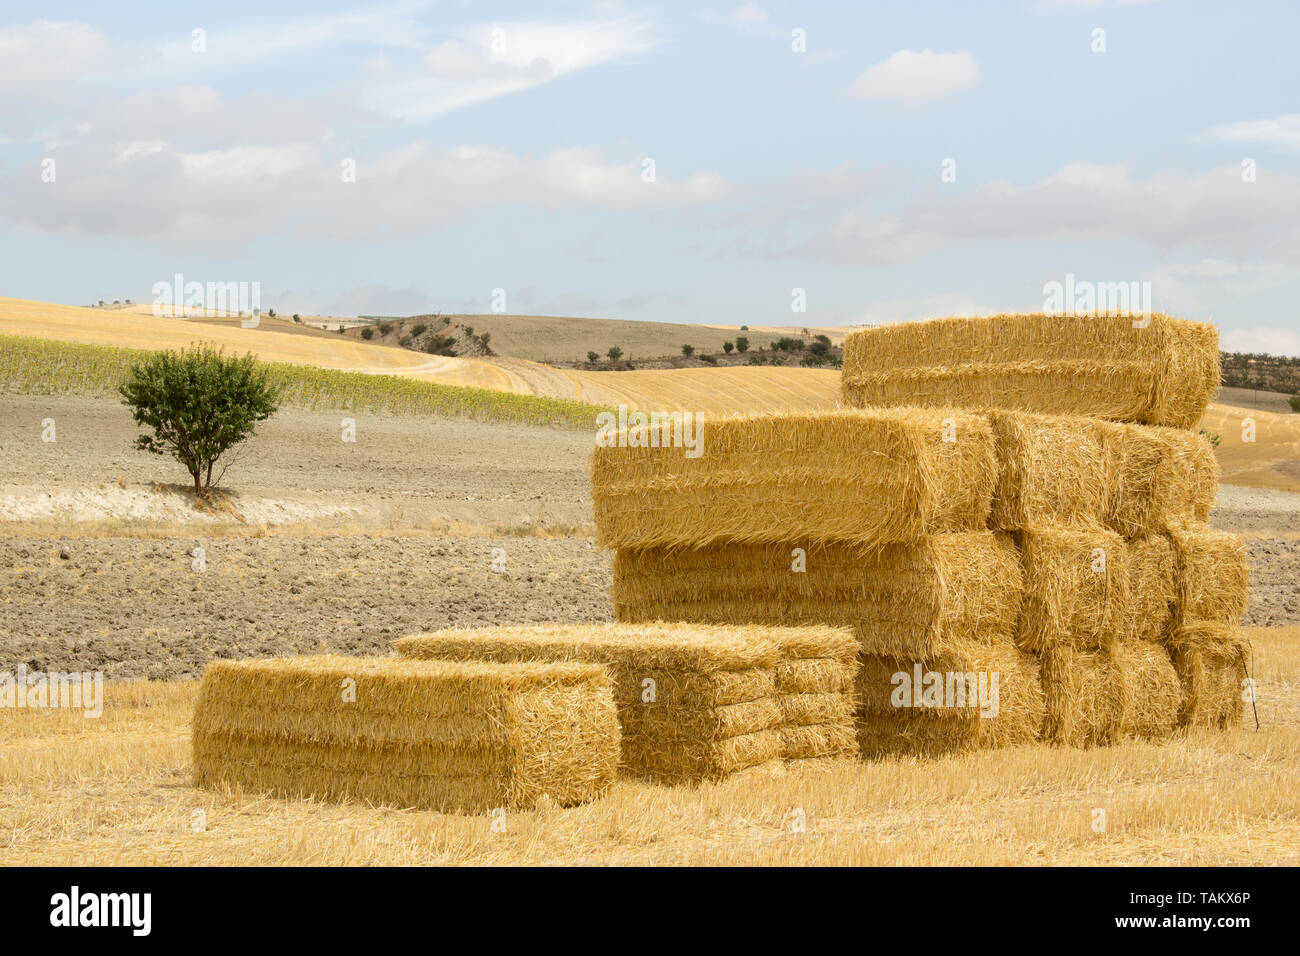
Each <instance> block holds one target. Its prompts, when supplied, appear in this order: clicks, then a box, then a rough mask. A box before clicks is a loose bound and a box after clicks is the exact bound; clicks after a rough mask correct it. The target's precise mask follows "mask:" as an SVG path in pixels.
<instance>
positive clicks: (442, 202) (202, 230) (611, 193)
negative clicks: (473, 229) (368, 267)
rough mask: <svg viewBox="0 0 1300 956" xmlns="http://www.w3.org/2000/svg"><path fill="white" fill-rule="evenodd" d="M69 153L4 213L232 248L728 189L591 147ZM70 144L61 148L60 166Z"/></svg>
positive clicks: (0, 195)
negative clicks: (350, 167)
mask: <svg viewBox="0 0 1300 956" xmlns="http://www.w3.org/2000/svg"><path fill="white" fill-rule="evenodd" d="M69 150H70V151H71V152H70V157H69V160H70V162H69V165H71V166H72V168H75V169H76V171H77V172H76V175H75V176H74V175H62V174H61V175H60V177H59V179H58V181H57V183H55V184H51V185H50V186H49V187H47V188H44V189H30V188H18V187H19V186H20V184H22V183H24V182H26V181H28V180H30V178H31V177H32V176H34V175H35V173H33V171H32V170H31V169H26V168H24V169H20V170H17V171H15V172H14V173H13V174H11V176H10V177H8V179H6V180H0V219H5V220H9V221H10V222H14V223H17V224H22V225H26V226H29V227H32V228H36V229H40V230H42V231H46V232H59V233H74V234H88V235H110V236H117V237H122V238H139V239H147V240H153V241H161V242H169V243H174V244H178V245H185V246H188V247H192V248H208V247H214V248H215V247H222V248H224V247H226V246H228V245H230V244H235V245H238V244H242V243H244V242H247V241H248V240H249V239H251V238H252V237H254V236H259V235H287V236H297V237H302V236H310V237H313V238H345V239H359V238H372V237H375V236H379V235H383V236H385V237H394V238H400V237H404V236H411V235H418V234H427V233H430V232H433V231H436V230H437V229H440V228H442V227H444V226H446V225H448V224H449V223H452V222H454V221H456V220H458V219H460V218H461V217H463V216H465V215H467V214H469V213H471V212H472V211H474V210H476V209H481V208H491V207H508V206H537V207H543V208H547V209H557V208H567V207H579V208H594V209H614V210H637V209H653V208H682V207H690V206H695V205H698V204H701V203H707V202H711V201H714V200H717V199H720V198H724V197H725V196H727V195H728V186H727V184H726V183H725V182H723V180H722V178H721V177H720V176H719V175H717V174H716V173H697V174H693V175H690V176H686V177H684V178H672V177H671V176H668V175H665V173H664V172H663V171H660V174H659V177H658V181H657V182H654V183H646V182H643V181H642V179H641V167H640V164H639V162H638V161H636V160H630V161H624V162H616V161H612V160H610V159H608V158H606V157H605V156H604V155H603V154H601V153H600V152H598V151H596V150H590V149H561V150H555V151H553V152H551V153H548V154H545V155H542V156H526V155H516V154H513V153H509V152H507V151H505V150H500V149H494V148H488V147H477V146H461V147H454V148H449V147H436V146H433V145H431V144H428V143H414V144H411V145H408V146H405V147H402V148H400V149H395V150H392V151H390V152H387V153H383V154H380V155H378V156H374V157H370V158H367V157H364V156H362V157H358V158H357V173H356V182H354V183H346V182H343V181H342V177H341V175H340V165H339V164H340V160H341V159H342V157H341V156H338V155H332V154H331V153H332V152H333V151H332V150H324V151H323V149H322V145H321V144H320V143H318V142H302V143H282V144H277V145H247V144H244V145H232V146H227V147H223V148H218V149H206V150H201V151H186V150H184V149H182V148H181V147H179V146H177V145H175V144H172V143H167V142H163V141H158V140H140V141H135V142H111V143H105V142H98V141H85V142H81V143H78V144H75V145H74V146H72V147H69ZM63 153H64V151H56V152H55V153H54V155H55V157H56V158H57V159H58V161H59V162H60V168H61V169H62V168H66V167H65V166H64V165H63V160H64V155H63Z"/></svg>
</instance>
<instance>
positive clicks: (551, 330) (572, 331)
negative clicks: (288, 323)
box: [347, 313, 849, 363]
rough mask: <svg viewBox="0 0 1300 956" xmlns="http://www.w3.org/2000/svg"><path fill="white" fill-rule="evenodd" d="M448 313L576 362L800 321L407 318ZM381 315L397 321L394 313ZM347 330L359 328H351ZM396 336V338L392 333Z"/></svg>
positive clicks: (648, 354)
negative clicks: (764, 324)
mask: <svg viewBox="0 0 1300 956" xmlns="http://www.w3.org/2000/svg"><path fill="white" fill-rule="evenodd" d="M443 319H450V320H451V322H452V323H454V324H456V325H459V326H468V327H470V328H472V329H474V331H475V333H477V334H482V333H484V332H487V333H489V335H490V336H491V343H492V350H493V351H494V352H496V354H498V355H505V356H509V357H511V358H522V359H529V360H531V361H534V362H556V363H580V362H585V361H586V360H587V353H588V352H595V353H596V354H597V355H599V356H601V357H602V358H603V357H604V356H605V354H606V352H607V351H608V350H609V349H610V348H611V347H612V346H617V347H618V348H620V349H621V350H622V352H623V357H624V358H625V359H629V358H630V359H632V360H633V361H636V360H637V359H649V358H658V357H660V356H665V355H679V354H680V353H681V349H682V346H683V345H692V346H694V347H695V349H696V351H697V352H709V353H712V352H721V351H722V343H723V342H728V341H731V342H734V341H735V339H736V336H737V335H744V336H747V337H748V338H749V340H750V341H751V342H752V343H753V345H754V347H755V348H757V347H758V346H759V345H766V344H767V342H768V340H769V339H775V338H780V337H781V336H783V335H798V334H799V333H800V332H801V331H802V328H803V327H802V326H791V327H786V328H776V327H759V326H754V327H752V328H750V329H749V330H747V331H742V330H741V328H740V326H739V325H730V326H728V325H679V324H676V323H673V322H632V321H625V320H623V319H580V318H566V317H560V316H546V315H496V314H491V313H489V314H486V315H459V314H457V315H446V316H442V315H437V316H430V315H424V316H410V317H407V318H406V322H407V324H408V325H409V324H410V323H411V322H416V321H418V322H422V323H426V324H428V325H437V324H439V323H441V322H442V321H443ZM384 321H394V322H396V321H398V317H393V318H392V319H389V318H385V320H384ZM808 331H809V332H810V333H811V334H814V335H815V334H817V333H823V334H826V335H828V336H829V337H830V338H831V341H832V342H835V343H836V344H838V343H840V342H842V341H843V339H844V335H845V333H846V332H848V331H849V330H848V329H844V328H830V329H822V328H816V329H814V328H812V327H809V329H808ZM347 334H348V335H349V336H356V335H359V334H360V330H358V329H352V330H349V332H348V333H347ZM393 341H394V342H396V338H395V337H394V339H393Z"/></svg>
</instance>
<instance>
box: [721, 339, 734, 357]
mask: <svg viewBox="0 0 1300 956" xmlns="http://www.w3.org/2000/svg"><path fill="white" fill-rule="evenodd" d="M735 347H736V346H735V345H733V344H732V343H730V342H723V343H722V351H724V352H726V353H727V354H728V355H730V354H731V350H732V349H734V348H735Z"/></svg>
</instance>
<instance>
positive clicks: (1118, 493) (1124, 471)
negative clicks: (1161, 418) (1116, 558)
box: [1105, 424, 1219, 538]
mask: <svg viewBox="0 0 1300 956" xmlns="http://www.w3.org/2000/svg"><path fill="white" fill-rule="evenodd" d="M1110 457H1111V459H1112V467H1111V475H1112V477H1113V479H1114V480H1113V486H1112V488H1111V490H1110V497H1111V500H1110V507H1109V509H1108V511H1107V514H1106V518H1105V520H1106V524H1107V525H1108V526H1109V527H1110V528H1112V529H1114V530H1115V531H1116V532H1118V533H1119V534H1121V535H1123V536H1124V537H1126V538H1131V537H1136V536H1138V535H1142V534H1147V533H1151V532H1155V531H1161V530H1164V529H1167V528H1169V527H1171V526H1176V525H1179V524H1184V523H1187V522H1191V521H1205V520H1206V518H1208V516H1209V513H1210V509H1211V508H1212V507H1213V506H1214V496H1215V494H1216V493H1217V492H1218V487H1219V473H1218V463H1217V461H1216V460H1215V457H1214V446H1213V445H1211V444H1210V442H1209V440H1208V439H1207V438H1206V437H1205V436H1204V435H1202V434H1200V433H1199V432H1193V431H1187V430H1186V429H1181V428H1159V427H1156V426H1152V425H1118V424H1112V425H1111V426H1110Z"/></svg>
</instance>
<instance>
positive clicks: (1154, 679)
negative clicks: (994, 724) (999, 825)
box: [843, 315, 1248, 745]
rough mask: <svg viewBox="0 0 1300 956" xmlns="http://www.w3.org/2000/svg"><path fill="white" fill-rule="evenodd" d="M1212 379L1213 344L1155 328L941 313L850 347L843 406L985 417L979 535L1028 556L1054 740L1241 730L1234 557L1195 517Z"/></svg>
mask: <svg viewBox="0 0 1300 956" xmlns="http://www.w3.org/2000/svg"><path fill="white" fill-rule="evenodd" d="M1217 385H1218V350H1217V331H1216V330H1215V329H1214V328H1213V327H1212V326H1207V325H1198V324H1195V323H1189V322H1182V321H1178V320H1175V319H1170V318H1168V317H1166V316H1161V315H1157V316H1153V317H1151V320H1150V322H1149V323H1148V324H1145V325H1143V324H1142V323H1141V322H1138V323H1136V324H1135V322H1134V321H1133V320H1132V319H1131V318H1129V317H1116V316H1098V317H1078V316H1067V317H1060V316H1027V315H1015V316H997V317H994V318H991V319H944V320H937V321H932V322H923V323H913V324H907V325H896V326H889V327H885V328H879V329H870V330H864V331H861V332H856V333H853V334H851V335H850V336H849V337H848V340H847V341H846V343H845V365H844V386H843V395H844V398H845V400H846V401H848V402H850V403H865V402H871V403H876V404H889V403H892V402H895V401H898V402H906V403H912V404H923V405H964V406H967V407H969V408H970V409H972V410H975V411H977V412H979V413H981V414H983V415H984V416H986V417H987V419H988V421H989V423H990V425H991V427H992V430H993V435H994V443H995V451H996V456H997V459H998V467H999V477H998V481H997V486H996V489H995V493H994V496H993V499H992V505H991V509H990V517H989V526H990V527H991V528H993V529H994V530H995V531H996V532H998V533H999V534H1006V535H1008V536H1010V539H1011V540H1013V541H1014V542H1015V544H1016V547H1017V549H1018V551H1019V555H1020V563H1021V566H1022V570H1023V575H1024V598H1023V604H1022V609H1021V613H1020V617H1019V620H1018V623H1017V627H1016V635H1015V640H1016V643H1017V645H1018V647H1019V648H1020V649H1021V650H1022V651H1026V652H1029V653H1032V654H1033V655H1034V656H1035V657H1036V658H1037V660H1038V664H1039V671H1040V679H1041V684H1042V690H1043V697H1044V704H1045V719H1044V723H1043V735H1044V737H1045V738H1046V739H1048V740H1051V741H1054V742H1058V743H1068V744H1075V745H1091V744H1100V743H1108V742H1111V741H1114V740H1117V739H1120V738H1123V737H1126V736H1142V737H1150V738H1159V737H1163V736H1167V735H1168V734H1170V733H1172V732H1173V730H1174V728H1175V727H1176V726H1177V725H1180V724H1181V725H1208V726H1220V727H1222V726H1229V725H1231V724H1233V723H1235V722H1237V721H1239V720H1240V718H1241V713H1242V690H1243V687H1242V683H1241V680H1242V678H1243V677H1244V676H1245V670H1244V667H1245V649H1244V647H1243V645H1242V641H1241V639H1240V637H1239V635H1238V634H1237V633H1236V630H1235V626H1236V624H1237V623H1238V621H1239V619H1240V616H1241V614H1242V612H1243V611H1244V609H1245V603H1246V596H1247V586H1248V581H1247V574H1246V563H1245V550H1244V547H1243V545H1242V542H1241V541H1240V539H1238V538H1237V537H1235V536H1233V535H1230V534H1226V533H1223V532H1219V531H1214V530H1212V529H1210V528H1209V527H1208V525H1207V524H1206V522H1207V519H1208V517H1209V512H1210V508H1211V507H1212V505H1213V502H1214V496H1215V493H1216V491H1217V484H1218V474H1217V466H1216V464H1215V460H1214V453H1213V448H1212V447H1211V445H1210V443H1209V442H1208V441H1206V439H1205V438H1204V437H1203V436H1202V435H1200V434H1198V433H1197V432H1195V431H1192V430H1191V428H1192V426H1194V424H1195V423H1196V422H1197V421H1198V420H1199V418H1200V416H1201V414H1202V413H1203V412H1204V409H1205V405H1206V404H1207V402H1208V401H1209V399H1210V397H1211V396H1212V395H1213V392H1214V389H1215V388H1216V387H1217Z"/></svg>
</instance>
